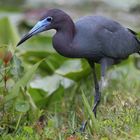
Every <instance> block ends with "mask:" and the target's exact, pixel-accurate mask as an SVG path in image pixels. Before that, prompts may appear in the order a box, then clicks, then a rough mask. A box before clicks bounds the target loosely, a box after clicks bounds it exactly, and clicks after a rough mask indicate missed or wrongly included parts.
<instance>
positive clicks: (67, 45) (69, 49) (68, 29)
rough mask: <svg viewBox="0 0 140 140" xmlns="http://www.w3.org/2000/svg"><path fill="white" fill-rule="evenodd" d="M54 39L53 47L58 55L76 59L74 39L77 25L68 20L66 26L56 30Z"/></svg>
mask: <svg viewBox="0 0 140 140" xmlns="http://www.w3.org/2000/svg"><path fill="white" fill-rule="evenodd" d="M56 30H57V32H56V34H55V35H54V37H53V46H54V48H55V49H56V51H57V52H58V53H60V54H61V55H63V56H66V57H76V53H75V46H73V43H72V42H73V39H74V37H75V25H74V23H73V21H72V20H71V19H68V20H67V21H66V22H65V23H64V25H62V26H61V27H60V28H58V29H56Z"/></svg>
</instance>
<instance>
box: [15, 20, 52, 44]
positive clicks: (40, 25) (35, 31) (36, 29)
mask: <svg viewBox="0 0 140 140" xmlns="http://www.w3.org/2000/svg"><path fill="white" fill-rule="evenodd" d="M49 24H50V22H48V21H47V20H46V19H43V20H41V21H38V22H37V24H36V25H35V26H34V27H33V28H32V29H31V30H30V31H29V32H28V33H27V34H26V35H25V36H24V37H23V38H22V39H21V40H20V41H19V42H18V44H17V46H19V45H20V44H22V43H23V42H25V41H26V40H27V39H29V38H31V37H32V36H34V35H36V34H38V33H40V32H43V31H45V30H46V29H47V27H48V25H49Z"/></svg>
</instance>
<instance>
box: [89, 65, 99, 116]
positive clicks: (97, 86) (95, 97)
mask: <svg viewBox="0 0 140 140" xmlns="http://www.w3.org/2000/svg"><path fill="white" fill-rule="evenodd" d="M91 66H92V69H93V76H94V84H95V95H94V106H93V109H92V111H93V112H94V115H95V117H96V110H97V106H98V104H99V102H100V96H101V93H100V88H99V84H98V79H97V76H96V71H95V65H94V64H92V65H91Z"/></svg>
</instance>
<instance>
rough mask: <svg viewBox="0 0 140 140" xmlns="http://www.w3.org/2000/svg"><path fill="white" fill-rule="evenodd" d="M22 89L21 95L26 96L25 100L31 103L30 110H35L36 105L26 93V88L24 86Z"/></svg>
mask: <svg viewBox="0 0 140 140" xmlns="http://www.w3.org/2000/svg"><path fill="white" fill-rule="evenodd" d="M21 90H22V93H23V95H24V96H25V97H26V98H27V100H28V101H29V103H30V105H31V108H32V110H36V109H37V106H36V105H35V103H34V101H33V99H32V97H31V95H30V94H29V93H28V91H27V89H26V88H23V87H22V88H21Z"/></svg>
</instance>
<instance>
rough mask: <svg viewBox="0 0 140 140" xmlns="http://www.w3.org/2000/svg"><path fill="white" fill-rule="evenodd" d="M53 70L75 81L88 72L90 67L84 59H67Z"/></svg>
mask: <svg viewBox="0 0 140 140" xmlns="http://www.w3.org/2000/svg"><path fill="white" fill-rule="evenodd" d="M55 72H56V73H57V74H59V75H62V76H64V77H67V78H70V79H72V80H76V81H77V80H80V79H81V78H83V77H84V76H87V75H88V74H89V73H90V67H89V65H88V63H87V62H86V61H85V60H80V59H75V60H67V61H65V62H64V63H63V64H62V65H61V66H60V68H58V69H57V70H56V71H55Z"/></svg>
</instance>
